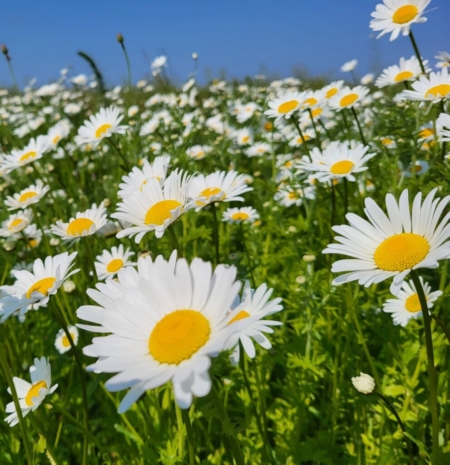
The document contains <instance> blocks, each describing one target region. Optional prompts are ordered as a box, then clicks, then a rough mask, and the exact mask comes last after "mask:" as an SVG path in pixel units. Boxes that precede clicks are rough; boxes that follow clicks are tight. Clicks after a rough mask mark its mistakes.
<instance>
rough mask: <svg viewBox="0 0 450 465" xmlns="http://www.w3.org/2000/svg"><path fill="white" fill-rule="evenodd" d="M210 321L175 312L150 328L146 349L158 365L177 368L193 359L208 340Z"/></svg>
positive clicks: (190, 314)
mask: <svg viewBox="0 0 450 465" xmlns="http://www.w3.org/2000/svg"><path fill="white" fill-rule="evenodd" d="M210 333H211V328H210V325H209V321H208V320H207V319H206V318H205V317H204V316H203V315H202V314H201V313H200V312H197V311H195V310H176V311H174V312H172V313H169V314H168V315H166V316H165V317H164V318H162V319H161V320H160V321H159V322H158V323H157V324H156V325H155V327H154V328H153V331H152V332H151V334H150V338H149V340H148V349H149V352H150V354H151V355H152V357H153V358H154V359H155V360H157V361H158V362H159V363H168V364H169V365H179V364H180V363H181V362H182V361H183V360H187V359H189V358H191V357H192V355H194V354H195V353H196V352H197V351H198V350H199V349H201V348H202V347H203V346H204V345H205V344H206V343H207V342H208V339H209V335H210Z"/></svg>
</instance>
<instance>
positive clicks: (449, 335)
mask: <svg viewBox="0 0 450 465" xmlns="http://www.w3.org/2000/svg"><path fill="white" fill-rule="evenodd" d="M431 318H433V320H434V321H435V322H436V323H437V324H438V326H439V327H440V328H441V329H442V331H443V332H444V334H445V337H446V338H447V340H448V342H449V343H450V329H449V328H448V326H447V325H446V324H445V323H444V322H443V321H442V320H441V319H440V318H438V317H437V316H436V315H431Z"/></svg>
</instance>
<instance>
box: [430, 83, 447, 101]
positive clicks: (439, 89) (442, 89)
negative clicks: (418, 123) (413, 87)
mask: <svg viewBox="0 0 450 465" xmlns="http://www.w3.org/2000/svg"><path fill="white" fill-rule="evenodd" d="M449 92H450V84H439V85H438V86H434V87H432V88H431V89H428V91H427V93H426V94H425V98H429V97H431V96H433V97H435V98H437V97H445V96H446V95H447V94H448V93H449Z"/></svg>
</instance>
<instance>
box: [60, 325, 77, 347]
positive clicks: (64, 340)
mask: <svg viewBox="0 0 450 465" xmlns="http://www.w3.org/2000/svg"><path fill="white" fill-rule="evenodd" d="M67 329H68V331H69V334H70V337H71V338H72V341H73V343H74V344H75V345H77V344H78V337H79V333H78V328H77V327H76V326H73V325H71V326H68V327H67ZM55 347H56V350H57V351H58V352H59V353H60V354H65V353H66V352H68V351H69V350H70V349H71V346H70V341H69V338H68V337H67V335H66V333H65V332H64V330H63V329H60V330H59V331H58V333H57V334H56V338H55Z"/></svg>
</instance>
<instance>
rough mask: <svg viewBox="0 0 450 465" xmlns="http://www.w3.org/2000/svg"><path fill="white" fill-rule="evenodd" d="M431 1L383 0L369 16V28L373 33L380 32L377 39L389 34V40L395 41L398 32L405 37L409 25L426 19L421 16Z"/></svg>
mask: <svg viewBox="0 0 450 465" xmlns="http://www.w3.org/2000/svg"><path fill="white" fill-rule="evenodd" d="M430 2H431V0H383V4H381V3H379V4H378V5H377V6H376V7H375V11H374V12H373V13H371V14H370V16H372V18H373V19H372V20H371V21H370V28H371V29H372V30H373V31H381V32H380V34H378V36H377V38H379V37H381V36H384V35H385V34H389V33H390V34H391V37H390V38H389V40H391V41H392V40H395V39H396V38H397V37H398V36H399V34H400V32H401V33H402V34H403V35H404V36H407V35H408V34H409V31H410V28H411V25H412V24H414V23H424V22H425V21H426V20H427V18H424V17H423V16H422V14H423V13H424V10H425V8H426V7H427V6H428V4H429V3H430Z"/></svg>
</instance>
